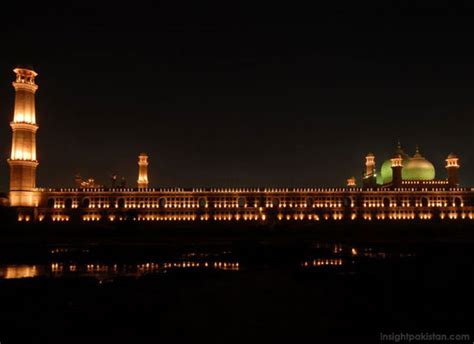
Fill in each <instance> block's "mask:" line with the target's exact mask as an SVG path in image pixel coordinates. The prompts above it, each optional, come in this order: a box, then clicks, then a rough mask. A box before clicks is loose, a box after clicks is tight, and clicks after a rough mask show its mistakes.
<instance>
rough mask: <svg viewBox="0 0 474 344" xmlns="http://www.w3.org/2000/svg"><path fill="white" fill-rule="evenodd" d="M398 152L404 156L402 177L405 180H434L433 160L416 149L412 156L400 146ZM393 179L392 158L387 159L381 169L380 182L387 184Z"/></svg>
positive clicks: (378, 180)
mask: <svg viewBox="0 0 474 344" xmlns="http://www.w3.org/2000/svg"><path fill="white" fill-rule="evenodd" d="M396 154H400V155H401V156H402V158H403V162H402V165H403V168H402V179H403V180H433V179H434V178H435V168H434V166H433V164H432V163H431V162H429V161H428V160H426V159H425V158H424V157H423V156H422V155H421V154H420V152H419V151H418V148H417V150H416V153H415V155H414V156H413V157H412V158H411V157H409V156H408V155H407V154H405V153H404V152H403V151H402V150H401V148H400V147H399V148H398V149H397V151H396ZM391 181H392V162H391V161H390V159H388V160H385V161H384V162H383V164H382V167H381V169H380V179H377V182H378V183H379V184H386V183H390V182H391Z"/></svg>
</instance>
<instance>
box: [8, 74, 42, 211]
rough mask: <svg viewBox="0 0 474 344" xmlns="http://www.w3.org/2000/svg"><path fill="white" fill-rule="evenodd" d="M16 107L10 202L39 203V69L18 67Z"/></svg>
mask: <svg viewBox="0 0 474 344" xmlns="http://www.w3.org/2000/svg"><path fill="white" fill-rule="evenodd" d="M14 72H15V74H16V79H15V81H14V82H13V87H14V88H15V110H14V113H13V121H12V122H11V123H10V126H11V128H12V133H13V135H12V150H11V155H10V159H8V164H9V165H10V194H9V197H10V204H11V205H12V206H38V204H39V194H38V192H37V191H36V167H37V166H38V160H37V159H36V131H37V130H38V126H37V125H36V111H35V93H36V90H37V89H38V86H37V85H36V84H35V77H36V76H37V74H36V72H34V71H33V70H31V69H26V68H15V69H14Z"/></svg>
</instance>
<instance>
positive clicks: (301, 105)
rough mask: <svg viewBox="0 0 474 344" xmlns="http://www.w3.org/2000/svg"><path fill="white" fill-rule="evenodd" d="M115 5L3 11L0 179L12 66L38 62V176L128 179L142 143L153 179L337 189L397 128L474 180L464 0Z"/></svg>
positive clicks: (380, 154)
mask: <svg viewBox="0 0 474 344" xmlns="http://www.w3.org/2000/svg"><path fill="white" fill-rule="evenodd" d="M119 3H120V2H119V1H116V2H115V3H111V4H108V5H107V6H106V5H103V4H99V1H96V2H95V3H92V4H87V3H85V2H71V4H67V6H68V7H67V8H66V7H49V8H46V7H45V6H46V5H45V3H44V2H41V3H40V4H38V5H37V6H38V7H37V8H35V7H34V6H33V7H32V6H28V7H21V6H18V7H15V8H14V7H11V8H2V10H1V15H0V16H1V17H0V19H1V20H0V23H1V24H0V26H1V30H0V46H1V47H2V49H1V50H0V97H1V98H0V99H1V101H0V119H1V122H0V123H2V124H1V125H0V147H1V153H2V154H1V161H2V162H1V169H0V171H1V173H0V189H3V190H6V189H7V185H8V184H7V183H8V167H7V163H6V159H7V157H8V155H9V150H10V145H11V142H10V141H11V133H10V128H9V125H8V123H9V121H11V119H12V109H13V96H14V91H13V88H12V86H11V81H12V80H13V78H14V74H13V72H12V69H13V67H15V66H16V65H17V64H30V65H32V66H34V68H35V70H36V71H37V72H38V73H39V76H38V77H37V83H38V85H39V87H40V88H39V91H38V93H37V98H36V99H37V118H38V123H39V126H40V129H39V131H38V135H37V142H38V157H39V161H40V166H39V168H38V185H39V186H72V185H73V178H74V174H75V173H77V172H79V173H81V174H82V175H83V176H84V177H86V176H93V177H95V178H96V179H97V180H98V181H100V182H103V183H108V177H109V175H110V174H112V173H117V174H118V175H119V176H122V175H124V176H125V177H126V178H127V181H128V183H129V185H132V186H135V185H136V179H137V176H136V174H137V164H136V160H137V155H138V154H139V153H140V152H142V151H144V152H147V153H148V154H149V156H150V161H151V164H150V180H151V184H152V185H153V186H182V187H192V186H196V187H197V186H199V187H204V186H288V187H292V186H339V185H344V184H345V180H346V178H347V177H349V176H351V175H356V176H360V174H361V172H362V170H363V166H364V165H363V164H364V156H365V154H366V153H367V152H373V153H375V155H376V158H377V161H378V165H379V166H380V164H381V162H382V161H383V160H384V159H386V158H388V157H389V155H390V154H391V153H392V152H393V150H394V147H395V144H396V141H397V139H400V140H401V142H402V145H403V146H404V148H405V150H406V151H407V152H408V153H410V154H413V153H414V148H415V144H416V143H418V144H419V145H420V147H421V150H422V153H423V154H424V155H425V156H426V157H427V158H428V159H429V160H431V161H432V162H433V163H434V164H435V166H436V167H437V177H440V178H444V177H445V169H444V158H445V157H446V155H447V154H449V153H450V152H451V151H453V152H455V153H457V154H458V155H459V156H460V158H461V163H462V171H461V178H462V181H463V184H464V185H474V154H473V127H474V48H473V34H474V8H473V7H472V5H470V4H472V2H470V1H466V2H454V1H450V2H436V1H426V2H418V1H407V2H398V1H397V2H388V1H378V2H374V3H372V4H370V5H369V4H368V3H367V2H365V3H366V5H364V6H361V5H360V3H361V2H359V1H353V2H352V5H349V6H347V5H346V4H343V3H342V2H338V1H331V3H333V5H328V4H326V5H316V4H317V3H319V2H312V5H311V7H309V5H308V6H307V7H305V6H303V5H302V4H303V3H306V2H300V3H299V4H298V2H294V1H288V2H285V3H283V4H282V5H278V3H279V2H276V1H274V2H268V5H264V4H263V2H260V4H259V5H256V3H257V2H255V1H254V2H241V1H219V2H212V3H211V2H203V1H194V2H184V1H167V2H162V3H160V2H158V1H153V2H151V1H150V2H138V1H129V2H128V3H127V4H126V5H119ZM189 3H193V4H189ZM64 4H66V2H64ZM76 4H79V5H76ZM448 4H449V6H448ZM3 7H5V6H3Z"/></svg>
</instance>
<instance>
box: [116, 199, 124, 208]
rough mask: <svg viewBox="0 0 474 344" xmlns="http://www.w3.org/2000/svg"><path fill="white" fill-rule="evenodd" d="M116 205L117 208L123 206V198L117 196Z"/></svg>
mask: <svg viewBox="0 0 474 344" xmlns="http://www.w3.org/2000/svg"><path fill="white" fill-rule="evenodd" d="M117 205H118V207H119V208H125V199H123V198H119V199H118V201H117Z"/></svg>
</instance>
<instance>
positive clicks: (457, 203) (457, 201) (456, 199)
mask: <svg viewBox="0 0 474 344" xmlns="http://www.w3.org/2000/svg"><path fill="white" fill-rule="evenodd" d="M461 204H462V199H461V197H454V206H455V207H460V206H461Z"/></svg>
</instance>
